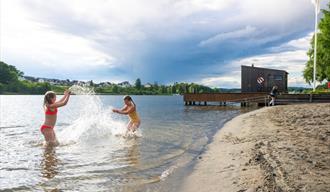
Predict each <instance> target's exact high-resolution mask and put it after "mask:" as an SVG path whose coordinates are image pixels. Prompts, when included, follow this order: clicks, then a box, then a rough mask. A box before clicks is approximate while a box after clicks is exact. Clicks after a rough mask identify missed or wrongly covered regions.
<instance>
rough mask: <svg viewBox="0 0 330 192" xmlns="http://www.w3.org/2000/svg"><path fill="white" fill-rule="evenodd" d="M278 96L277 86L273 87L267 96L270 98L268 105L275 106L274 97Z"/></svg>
mask: <svg viewBox="0 0 330 192" xmlns="http://www.w3.org/2000/svg"><path fill="white" fill-rule="evenodd" d="M277 94H278V90H277V86H276V85H275V86H273V88H272V91H271V92H270V94H269V96H270V97H271V101H270V102H269V105H270V106H271V105H273V106H274V105H275V97H276V95H277Z"/></svg>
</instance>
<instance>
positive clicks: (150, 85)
mask: <svg viewBox="0 0 330 192" xmlns="http://www.w3.org/2000/svg"><path fill="white" fill-rule="evenodd" d="M143 86H144V87H145V88H150V87H152V84H151V83H147V84H145V85H143Z"/></svg>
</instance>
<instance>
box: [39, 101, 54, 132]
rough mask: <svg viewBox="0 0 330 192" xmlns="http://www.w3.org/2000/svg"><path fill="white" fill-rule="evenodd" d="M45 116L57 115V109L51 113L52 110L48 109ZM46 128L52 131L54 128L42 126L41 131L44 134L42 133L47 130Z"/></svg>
mask: <svg viewBox="0 0 330 192" xmlns="http://www.w3.org/2000/svg"><path fill="white" fill-rule="evenodd" d="M45 114H46V115H56V114H57V108H55V110H54V111H51V110H50V109H49V108H48V107H47V110H46V112H45ZM46 128H48V129H52V128H53V127H51V126H48V125H42V126H41V127H40V131H41V132H42V131H43V130H44V129H46Z"/></svg>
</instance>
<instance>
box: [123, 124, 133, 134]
mask: <svg viewBox="0 0 330 192" xmlns="http://www.w3.org/2000/svg"><path fill="white" fill-rule="evenodd" d="M132 125H133V122H132V121H129V122H128V124H127V129H126V132H125V136H127V134H128V132H129V131H131V129H132Z"/></svg>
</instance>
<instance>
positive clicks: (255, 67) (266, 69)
mask: <svg viewBox="0 0 330 192" xmlns="http://www.w3.org/2000/svg"><path fill="white" fill-rule="evenodd" d="M241 67H248V68H256V69H263V70H271V71H280V72H284V73H286V74H289V73H288V72H287V71H284V70H279V69H270V68H263V67H254V66H247V65H241Z"/></svg>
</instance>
